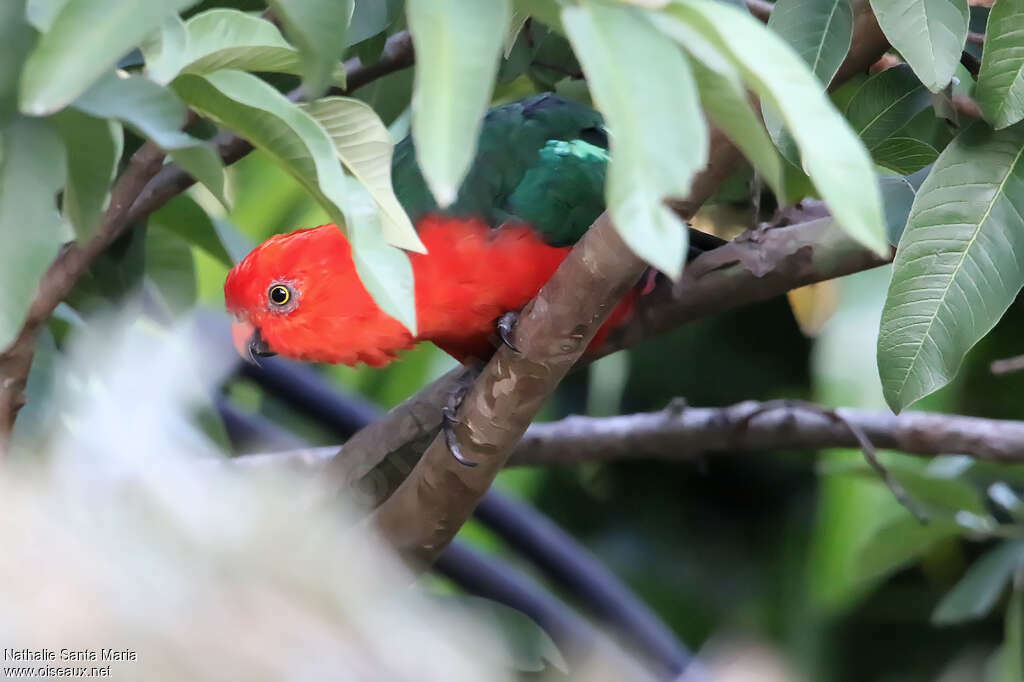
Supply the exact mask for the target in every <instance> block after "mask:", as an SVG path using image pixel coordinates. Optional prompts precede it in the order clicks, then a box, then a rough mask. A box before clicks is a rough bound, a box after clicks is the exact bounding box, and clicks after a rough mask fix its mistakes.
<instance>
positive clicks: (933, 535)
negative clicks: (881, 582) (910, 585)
mask: <svg viewBox="0 0 1024 682" xmlns="http://www.w3.org/2000/svg"><path fill="white" fill-rule="evenodd" d="M959 533H960V528H959V527H958V526H957V525H956V524H955V523H953V522H951V521H945V520H933V521H931V522H930V523H928V524H926V525H922V524H921V523H920V522H919V521H918V520H917V519H915V518H913V517H912V516H909V515H901V516H899V517H898V518H896V519H894V520H893V521H890V522H889V523H886V524H885V525H883V526H882V527H881V528H879V529H878V530H877V531H876V532H875V533H874V534H873V535H871V537H870V538H868V540H867V541H866V542H865V543H864V545H863V547H861V549H860V553H859V554H860V558H859V562H858V570H859V571H860V573H861V576H862V579H863V580H875V579H878V578H882V577H884V576H886V575H888V574H890V573H892V572H894V571H896V570H897V569H900V568H903V566H905V565H907V564H909V563H911V562H912V561H915V560H916V559H918V558H919V557H920V556H921V555H922V554H924V553H925V552H927V551H928V550H929V549H931V547H932V546H933V545H935V544H936V543H937V542H939V541H941V540H945V539H947V538H952V537H956V536H957V535H959Z"/></svg>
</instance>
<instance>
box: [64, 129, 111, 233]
mask: <svg viewBox="0 0 1024 682" xmlns="http://www.w3.org/2000/svg"><path fill="white" fill-rule="evenodd" d="M52 121H53V124H54V126H55V127H56V128H57V132H58V133H60V136H61V138H62V139H63V140H64V149H65V151H66V152H67V164H68V178H67V186H66V187H65V188H64V199H63V203H62V208H63V211H64V215H66V216H67V217H68V219H69V220H70V221H71V224H72V225H73V226H74V228H75V235H76V236H77V237H78V239H79V240H83V241H84V240H87V239H89V238H90V237H92V235H93V234H95V232H96V228H97V227H99V223H100V218H101V217H102V215H103V211H104V210H105V209H106V206H107V202H108V201H109V199H110V183H111V182H112V181H113V179H114V176H115V175H116V174H117V164H118V162H119V161H120V160H121V151H122V149H123V147H124V133H123V131H122V130H121V125H120V124H119V123H117V122H116V121H109V120H104V119H99V118H93V117H92V116H87V115H85V114H83V113H81V112H79V111H75V110H74V109H65V110H64V111H61V112H60V113H58V114H57V115H55V116H54V117H53V119H52Z"/></svg>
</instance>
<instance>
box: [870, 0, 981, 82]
mask: <svg viewBox="0 0 1024 682" xmlns="http://www.w3.org/2000/svg"><path fill="white" fill-rule="evenodd" d="M871 8H872V9H873V10H875V16H876V17H877V18H878V24H879V25H880V26H881V27H882V32H884V33H885V37H886V38H888V39H889V42H890V43H892V46H893V47H894V48H896V49H897V50H898V51H899V53H900V54H901V55H903V58H904V59H905V60H907V63H908V64H910V66H911V68H913V69H914V73H916V74H917V77H918V78H920V79H921V82H922V83H924V84H925V87H927V88H928V89H929V90H931V91H932V92H938V91H939V90H942V89H943V88H944V87H946V86H947V85H949V81H950V79H951V78H952V77H953V71H954V70H955V69H956V65H957V64H958V63H959V62H960V53H961V51H963V49H964V41H965V40H966V39H967V22H968V19H969V18H970V13H969V11H968V9H967V0H871Z"/></svg>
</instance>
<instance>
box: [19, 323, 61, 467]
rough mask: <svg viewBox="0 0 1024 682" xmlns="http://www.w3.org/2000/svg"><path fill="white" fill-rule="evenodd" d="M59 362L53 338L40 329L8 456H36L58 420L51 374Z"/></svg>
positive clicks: (58, 352)
mask: <svg viewBox="0 0 1024 682" xmlns="http://www.w3.org/2000/svg"><path fill="white" fill-rule="evenodd" d="M59 360H60V351H58V350H57V343H56V341H55V340H54V335H53V334H52V333H51V332H50V330H49V329H48V328H45V327H44V328H43V330H42V331H41V332H40V334H39V338H38V339H37V340H36V345H35V349H34V351H33V355H32V368H31V369H30V370H29V373H28V382H27V383H26V385H25V406H24V407H22V408H21V409H20V410H18V421H16V422H15V423H14V431H13V432H12V434H11V443H10V452H23V453H25V454H26V455H28V454H30V453H31V455H34V456H38V453H39V446H40V444H41V442H42V441H43V440H44V439H45V438H46V436H47V435H48V434H50V433H51V432H52V429H53V424H54V422H55V421H56V419H57V418H58V416H57V415H56V414H55V412H56V400H55V396H54V374H55V366H56V364H57V362H58V361H59Z"/></svg>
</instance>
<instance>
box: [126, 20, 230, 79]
mask: <svg viewBox="0 0 1024 682" xmlns="http://www.w3.org/2000/svg"><path fill="white" fill-rule="evenodd" d="M245 16H247V15H245ZM247 18H248V16H247ZM188 43H189V35H188V29H186V28H185V22H184V21H182V20H181V17H179V16H178V15H177V14H172V15H170V16H167V17H164V20H163V21H162V22H161V23H160V28H159V29H157V30H156V31H154V32H153V33H150V34H149V35H148V36H147V37H146V39H145V40H144V41H142V43H141V44H140V45H139V50H140V51H141V52H142V57H143V63H144V65H145V67H146V75H147V76H148V77H149V78H150V79H151V80H153V81H156V82H157V83H159V84H160V85H167V84H168V83H170V82H171V80H173V78H174V77H175V76H176V75H178V72H179V71H180V70H181V67H182V66H183V65H184V64H185V63H186V60H187V57H188V48H189V44H188Z"/></svg>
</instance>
